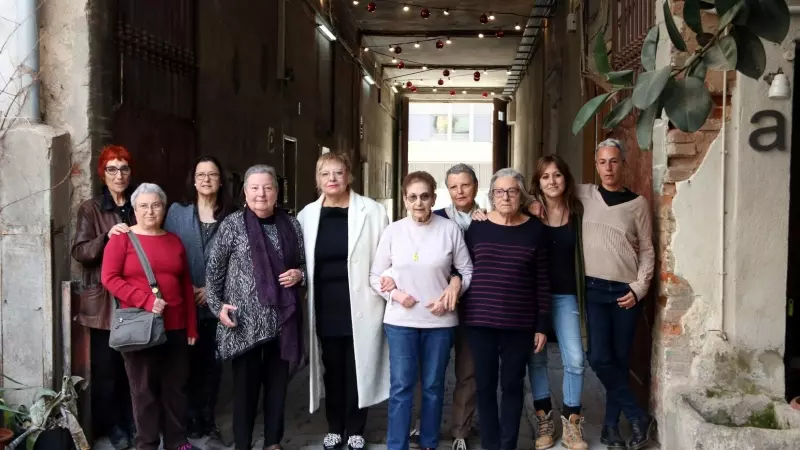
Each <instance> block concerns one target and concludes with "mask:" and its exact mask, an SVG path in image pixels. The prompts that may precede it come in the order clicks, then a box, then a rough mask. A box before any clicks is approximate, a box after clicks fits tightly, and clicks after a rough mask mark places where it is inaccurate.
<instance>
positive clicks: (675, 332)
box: [661, 322, 683, 336]
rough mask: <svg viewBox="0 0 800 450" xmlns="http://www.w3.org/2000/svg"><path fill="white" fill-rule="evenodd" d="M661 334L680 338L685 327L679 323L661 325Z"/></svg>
mask: <svg viewBox="0 0 800 450" xmlns="http://www.w3.org/2000/svg"><path fill="white" fill-rule="evenodd" d="M661 332H662V333H663V334H665V335H667V336H680V335H681V334H682V333H683V327H681V325H680V324H678V323H670V322H665V323H663V324H662V325H661Z"/></svg>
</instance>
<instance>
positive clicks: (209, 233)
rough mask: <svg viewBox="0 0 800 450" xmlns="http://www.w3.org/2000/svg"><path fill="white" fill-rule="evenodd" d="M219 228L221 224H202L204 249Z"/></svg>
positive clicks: (201, 234)
mask: <svg viewBox="0 0 800 450" xmlns="http://www.w3.org/2000/svg"><path fill="white" fill-rule="evenodd" d="M218 226H219V222H200V236H201V238H202V239H203V249H205V248H206V245H208V242H209V241H210V240H211V238H212V237H213V236H214V233H215V232H216V231H217V227H218Z"/></svg>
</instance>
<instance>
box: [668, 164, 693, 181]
mask: <svg viewBox="0 0 800 450" xmlns="http://www.w3.org/2000/svg"><path fill="white" fill-rule="evenodd" d="M693 173H694V170H692V169H684V168H678V167H670V168H669V169H667V173H666V175H665V177H664V178H665V179H667V180H669V181H685V180H688V179H689V177H691V176H692V174H693Z"/></svg>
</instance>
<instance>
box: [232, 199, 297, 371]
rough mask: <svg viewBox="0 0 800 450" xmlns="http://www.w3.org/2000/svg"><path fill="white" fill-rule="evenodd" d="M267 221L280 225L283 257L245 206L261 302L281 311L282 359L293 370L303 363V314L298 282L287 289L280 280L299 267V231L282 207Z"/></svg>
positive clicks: (279, 236) (246, 222)
mask: <svg viewBox="0 0 800 450" xmlns="http://www.w3.org/2000/svg"><path fill="white" fill-rule="evenodd" d="M268 220H270V221H271V220H274V221H275V226H276V227H277V228H278V239H279V240H280V248H281V252H282V253H283V258H280V257H279V256H278V252H277V251H276V250H275V248H274V247H273V246H272V244H271V242H269V238H268V237H267V236H266V233H265V232H264V230H263V229H262V228H261V223H260V222H259V220H258V217H257V216H256V215H255V213H253V211H251V210H250V208H247V207H245V209H244V227H245V230H246V231H247V241H248V242H249V243H250V253H251V255H252V259H253V276H254V278H255V284H256V293H257V294H258V301H259V303H261V305H263V306H265V307H269V308H274V309H275V312H276V313H277V314H278V326H279V329H280V336H279V337H278V339H280V348H281V359H283V360H285V361H288V362H289V367H290V369H291V370H293V369H292V368H296V367H297V366H299V365H300V363H301V360H302V356H303V355H302V348H303V346H302V342H301V339H302V336H301V333H300V328H301V326H302V314H300V312H299V311H298V309H299V304H298V299H299V294H298V286H299V283H298V284H296V285H294V286H293V287H290V288H285V287H283V286H281V285H280V283H279V282H278V277H279V276H280V274H282V273H284V272H286V271H287V270H289V269H296V268H297V267H298V255H297V233H296V232H295V230H294V226H292V222H291V221H290V220H289V215H288V214H286V213H285V212H284V211H282V210H280V209H276V210H275V214H274V215H273V216H272V217H270V218H269V219H268Z"/></svg>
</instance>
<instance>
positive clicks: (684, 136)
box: [667, 128, 695, 144]
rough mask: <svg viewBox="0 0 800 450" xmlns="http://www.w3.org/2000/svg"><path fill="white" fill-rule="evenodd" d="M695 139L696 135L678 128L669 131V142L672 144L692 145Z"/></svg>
mask: <svg viewBox="0 0 800 450" xmlns="http://www.w3.org/2000/svg"><path fill="white" fill-rule="evenodd" d="M694 139H695V136H694V133H687V132H685V131H681V130H679V129H677V128H675V129H673V130H669V133H667V142H668V143H670V144H673V143H674V144H685V143H690V142H694Z"/></svg>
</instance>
